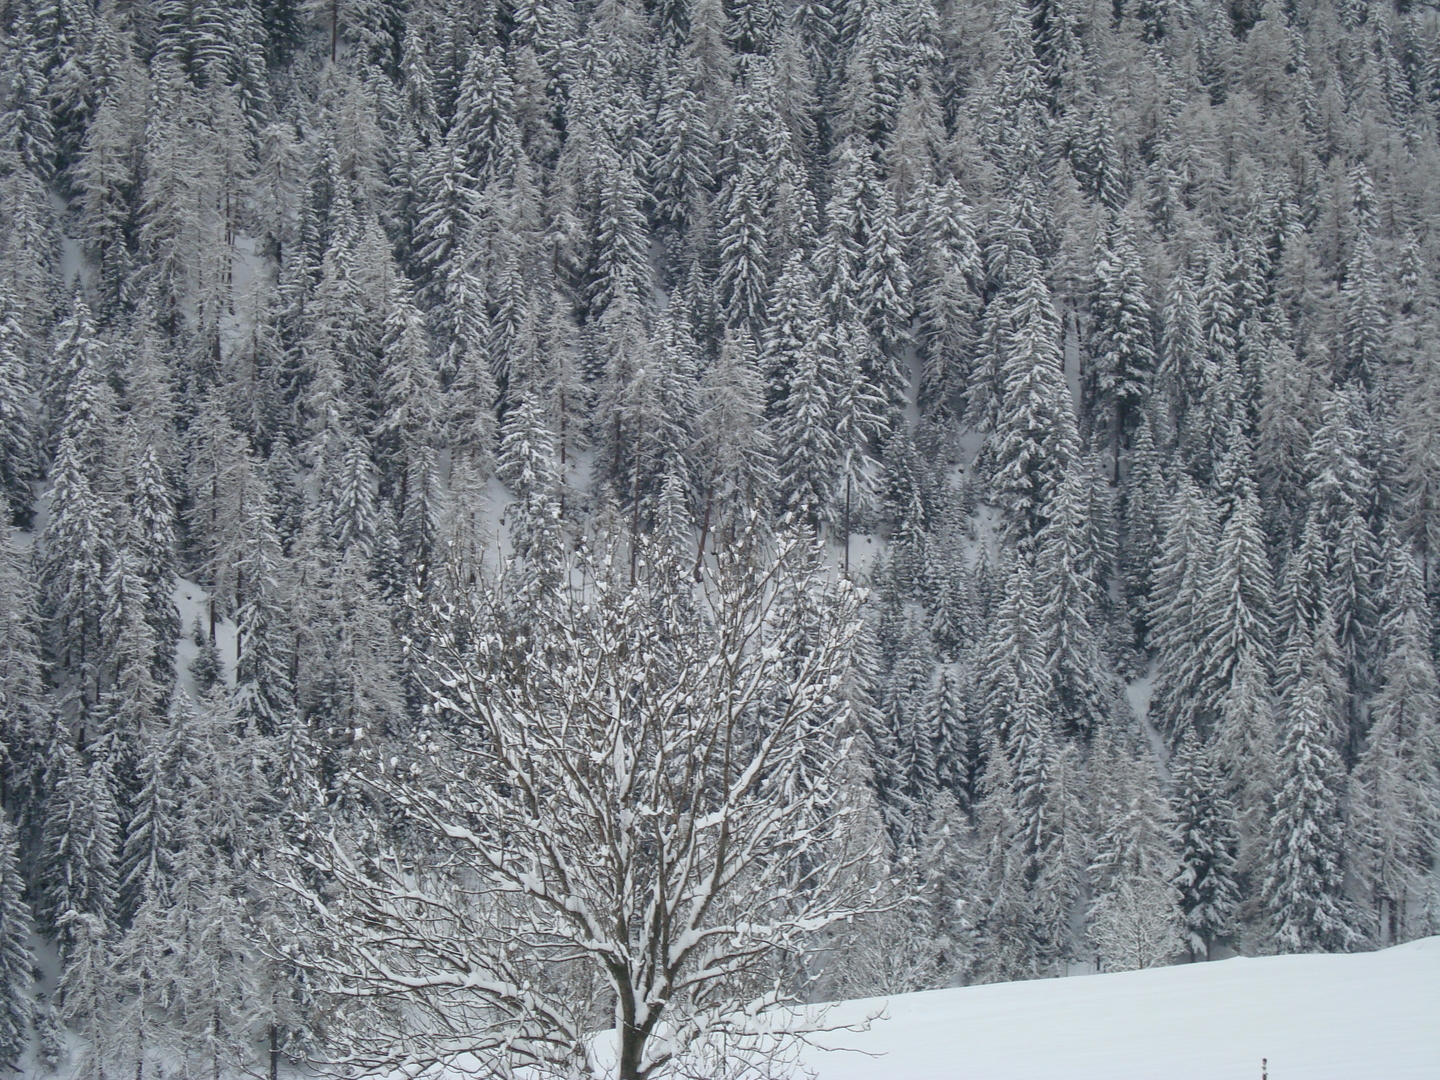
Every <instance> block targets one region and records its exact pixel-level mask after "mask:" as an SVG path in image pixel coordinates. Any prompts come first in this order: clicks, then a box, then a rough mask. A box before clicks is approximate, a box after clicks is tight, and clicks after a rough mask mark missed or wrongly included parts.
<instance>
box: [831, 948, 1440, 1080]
mask: <svg viewBox="0 0 1440 1080" xmlns="http://www.w3.org/2000/svg"><path fill="white" fill-rule="evenodd" d="M882 1009H883V1017H882V1018H881V1019H877V1020H875V1021H873V1022H872V1023H871V1025H870V1029H869V1030H868V1031H857V1032H849V1031H836V1032H832V1033H830V1034H827V1035H824V1036H819V1037H817V1039H816V1042H817V1043H820V1044H824V1045H825V1046H829V1047H846V1048H848V1049H847V1050H844V1051H842V1050H831V1051H826V1050H823V1049H819V1048H817V1047H811V1048H810V1049H808V1050H807V1051H806V1052H805V1054H804V1056H803V1060H804V1064H805V1066H806V1067H807V1068H808V1069H809V1070H811V1071H813V1072H814V1074H815V1077H816V1080H892V1078H893V1080H968V1078H976V1080H991V1078H994V1080H1132V1078H1133V1080H1142V1078H1143V1080H1260V1076H1261V1059H1265V1060H1266V1061H1267V1062H1268V1073H1269V1077H1270V1080H1370V1078H1376V1080H1379V1078H1382V1077H1383V1078H1384V1080H1411V1078H1413V1080H1422V1078H1423V1080H1436V1078H1440V937H1436V938H1426V939H1424V940H1423V941H1415V942H1411V943H1410V944H1408V945H1401V946H1399V947H1397V948H1393V949H1387V950H1384V951H1383V952H1374V953H1360V954H1355V955H1349V956H1268V957H1262V958H1258V959H1243V958H1238V957H1237V958H1235V959H1231V960H1219V961H1216V962H1214V963H1209V964H1186V965H1180V966H1176V967H1166V968H1156V969H1152V970H1150V971H1132V972H1126V973H1124V974H1117V975H1093V976H1088V977H1082V978H1068V979H1045V980H1039V981H1035V982H1018V983H1001V984H997V985H993V986H972V987H965V988H963V989H958V990H935V991H931V992H929V993H924V994H907V995H904V996H900V997H892V998H889V999H872V1000H868V1001H851V1002H845V1003H844V1004H841V1005H838V1006H836V1007H835V1008H834V1009H833V1010H832V1011H831V1012H830V1014H829V1015H828V1016H827V1018H826V1025H827V1026H829V1025H831V1024H837V1023H839V1024H845V1023H858V1022H860V1021H862V1020H863V1019H864V1018H865V1017H866V1016H867V1015H871V1014H874V1013H876V1012H880V1011H881V1010H882Z"/></svg>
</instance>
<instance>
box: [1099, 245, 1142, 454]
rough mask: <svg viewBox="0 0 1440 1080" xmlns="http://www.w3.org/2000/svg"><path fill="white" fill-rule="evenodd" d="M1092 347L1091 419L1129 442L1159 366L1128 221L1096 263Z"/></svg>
mask: <svg viewBox="0 0 1440 1080" xmlns="http://www.w3.org/2000/svg"><path fill="white" fill-rule="evenodd" d="M1091 320H1092V326H1091V333H1090V352H1091V355H1092V357H1093V364H1094V375H1093V377H1092V379H1091V382H1092V386H1093V389H1092V391H1091V392H1092V395H1094V396H1093V400H1092V401H1091V402H1090V409H1089V412H1090V413H1091V424H1092V425H1093V426H1094V427H1095V428H1096V429H1099V428H1100V426H1101V424H1102V423H1108V425H1109V426H1110V430H1111V435H1110V439H1111V443H1112V446H1113V447H1114V451H1115V476H1116V480H1117V482H1118V479H1119V472H1120V464H1119V463H1120V451H1121V449H1122V447H1128V445H1129V440H1130V436H1131V434H1132V432H1133V431H1134V428H1135V425H1136V423H1137V421H1138V416H1137V415H1136V414H1137V411H1138V409H1139V407H1140V405H1141V404H1142V403H1143V402H1144V401H1145V400H1146V399H1147V397H1148V396H1149V386H1150V376H1151V375H1152V374H1153V373H1154V370H1155V346H1154V334H1155V331H1154V328H1153V326H1152V314H1151V310H1150V302H1149V299H1148V298H1147V297H1146V295H1145V280H1144V277H1143V276H1142V274H1141V269H1140V256H1139V253H1138V252H1137V251H1136V249H1135V244H1134V242H1133V241H1132V240H1131V238H1130V236H1129V233H1128V229H1126V228H1125V226H1124V225H1121V226H1118V227H1117V228H1116V229H1114V230H1112V233H1111V236H1110V238H1109V242H1108V245H1107V249H1106V251H1105V252H1104V253H1103V254H1102V255H1101V257H1100V260H1099V261H1098V262H1097V263H1096V265H1095V296H1094V300H1093V301H1092V303H1091Z"/></svg>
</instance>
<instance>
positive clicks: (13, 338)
mask: <svg viewBox="0 0 1440 1080" xmlns="http://www.w3.org/2000/svg"><path fill="white" fill-rule="evenodd" d="M26 339H27V335H26V333H25V330H24V328H23V327H22V326H21V325H20V320H19V318H18V316H17V314H16V312H15V310H14V300H13V298H12V297H10V296H9V294H8V292H7V291H6V290H5V288H4V286H3V285H0V491H3V493H4V498H5V505H6V507H7V509H8V511H9V516H10V520H11V521H12V522H14V523H16V524H22V525H23V524H27V523H28V522H29V519H30V503H31V492H30V485H31V483H32V482H34V480H35V479H36V477H37V476H38V474H39V461H38V460H37V454H36V449H37V447H36V435H37V434H38V428H37V425H36V417H35V415H34V411H35V402H34V390H33V388H32V386H31V380H30V364H29V358H28V357H27V355H26V351H27V350H26V344H27V340H26Z"/></svg>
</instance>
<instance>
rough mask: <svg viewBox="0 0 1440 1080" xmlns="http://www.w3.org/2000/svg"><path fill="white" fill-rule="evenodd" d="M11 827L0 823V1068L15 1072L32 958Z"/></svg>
mask: <svg viewBox="0 0 1440 1080" xmlns="http://www.w3.org/2000/svg"><path fill="white" fill-rule="evenodd" d="M19 855H20V847H19V843H18V842H17V839H16V835H15V826H13V825H12V824H10V822H9V821H8V820H0V1066H3V1067H4V1068H6V1069H9V1070H11V1071H12V1072H18V1071H19V1069H20V1055H21V1054H22V1053H23V1052H24V1051H25V1049H26V1047H27V1046H28V1044H29V1041H30V1032H29V1027H30V1021H31V1018H32V1014H33V1011H34V1005H33V1004H32V1001H31V997H30V993H31V986H32V984H33V983H34V981H35V957H34V955H33V954H32V953H31V950H30V933H31V927H30V909H29V906H28V905H27V904H26V903H25V899H24V896H23V895H22V894H23V892H24V888H25V882H24V879H23V878H22V877H21V875H20V865H19Z"/></svg>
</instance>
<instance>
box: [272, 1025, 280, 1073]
mask: <svg viewBox="0 0 1440 1080" xmlns="http://www.w3.org/2000/svg"><path fill="white" fill-rule="evenodd" d="M270 1080H280V1029H279V1028H278V1027H276V1026H275V1025H274V1024H271V1025H270Z"/></svg>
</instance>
